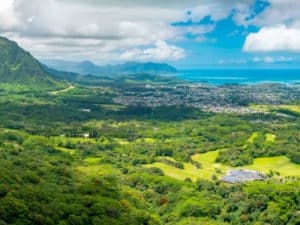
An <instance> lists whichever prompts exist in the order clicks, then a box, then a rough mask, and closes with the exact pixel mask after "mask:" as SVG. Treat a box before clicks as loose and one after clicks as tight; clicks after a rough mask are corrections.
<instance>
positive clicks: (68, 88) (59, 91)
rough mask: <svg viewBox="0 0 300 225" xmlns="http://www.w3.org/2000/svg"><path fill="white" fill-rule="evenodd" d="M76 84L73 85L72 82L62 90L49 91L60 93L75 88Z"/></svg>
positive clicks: (52, 93) (51, 93) (55, 93)
mask: <svg viewBox="0 0 300 225" xmlns="http://www.w3.org/2000/svg"><path fill="white" fill-rule="evenodd" d="M74 88H75V86H73V85H72V84H70V85H69V86H68V87H67V88H65V89H62V90H58V91H51V92H49V94H50V95H58V94H59V93H63V92H67V91H69V90H72V89H74Z"/></svg>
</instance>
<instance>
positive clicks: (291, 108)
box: [250, 105, 300, 113]
mask: <svg viewBox="0 0 300 225" xmlns="http://www.w3.org/2000/svg"><path fill="white" fill-rule="evenodd" d="M250 108H251V109H253V110H257V111H259V112H270V111H271V110H276V109H285V110H289V111H291V112H294V113H300V105H279V106H268V105H250Z"/></svg>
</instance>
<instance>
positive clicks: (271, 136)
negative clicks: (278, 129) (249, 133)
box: [266, 133, 276, 142]
mask: <svg viewBox="0 0 300 225" xmlns="http://www.w3.org/2000/svg"><path fill="white" fill-rule="evenodd" d="M275 138H276V135H274V134H269V133H268V134H266V141H268V142H274V141H275Z"/></svg>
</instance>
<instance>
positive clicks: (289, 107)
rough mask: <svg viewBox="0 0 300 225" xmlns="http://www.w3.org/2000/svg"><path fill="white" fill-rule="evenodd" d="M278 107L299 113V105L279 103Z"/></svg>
mask: <svg viewBox="0 0 300 225" xmlns="http://www.w3.org/2000/svg"><path fill="white" fill-rule="evenodd" d="M278 108H279V109H286V110H289V111H292V112H295V113H300V105H280V106H279V107H278Z"/></svg>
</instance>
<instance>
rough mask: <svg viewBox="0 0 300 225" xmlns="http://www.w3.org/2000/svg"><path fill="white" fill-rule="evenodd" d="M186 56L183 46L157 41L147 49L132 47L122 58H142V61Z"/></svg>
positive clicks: (174, 58) (128, 59) (129, 59)
mask: <svg viewBox="0 0 300 225" xmlns="http://www.w3.org/2000/svg"><path fill="white" fill-rule="evenodd" d="M184 56H185V52H184V50H183V49H182V48H178V47H176V46H173V45H168V44H167V43H166V42H164V41H161V40H159V41H157V42H156V43H155V46H154V47H153V48H147V49H136V48H135V49H132V50H128V51H126V52H124V53H123V54H121V56H120V59H122V60H127V61H131V60H136V59H139V60H142V61H145V60H146V61H149V60H154V61H157V60H158V61H166V60H170V59H171V60H178V59H182V58H184Z"/></svg>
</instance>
